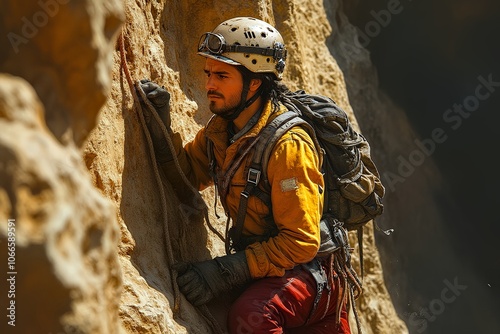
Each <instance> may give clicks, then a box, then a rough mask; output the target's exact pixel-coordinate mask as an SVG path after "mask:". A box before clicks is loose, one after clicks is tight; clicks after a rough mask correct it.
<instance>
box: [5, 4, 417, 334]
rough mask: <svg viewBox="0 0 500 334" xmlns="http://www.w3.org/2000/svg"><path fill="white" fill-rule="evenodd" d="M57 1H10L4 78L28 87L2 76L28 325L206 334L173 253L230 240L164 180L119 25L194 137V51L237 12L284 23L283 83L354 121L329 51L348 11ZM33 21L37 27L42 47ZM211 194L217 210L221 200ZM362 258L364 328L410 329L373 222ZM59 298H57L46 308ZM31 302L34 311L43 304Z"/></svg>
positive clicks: (197, 90) (181, 255)
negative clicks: (388, 281)
mask: <svg viewBox="0 0 500 334" xmlns="http://www.w3.org/2000/svg"><path fill="white" fill-rule="evenodd" d="M47 3H50V4H51V6H52V7H47V6H44V7H41V5H40V4H32V5H25V4H20V3H16V2H13V1H6V0H5V1H3V3H2V8H5V9H6V10H5V11H3V13H8V15H4V16H5V17H4V22H5V23H4V25H3V26H2V29H3V30H2V31H1V32H2V35H3V36H8V35H9V33H10V32H15V33H16V34H17V35H18V36H20V37H21V38H22V39H14V42H13V39H12V38H11V39H8V40H7V41H5V40H4V42H3V43H5V44H6V45H4V46H2V50H6V51H2V53H1V56H0V60H1V63H2V66H1V69H0V70H1V71H2V72H6V73H11V74H13V75H15V76H18V77H21V78H23V79H24V80H23V79H20V78H15V77H9V76H2V78H1V82H2V86H0V87H2V91H1V92H2V95H1V96H0V101H2V102H1V103H3V104H2V106H5V107H3V108H2V109H0V120H1V123H0V126H1V127H2V131H1V132H0V133H1V135H0V140H1V141H0V143H1V146H0V149H1V151H0V152H1V154H2V162H4V161H5V163H3V164H2V165H1V166H0V172H1V179H0V180H1V188H0V189H1V192H0V199H1V202H0V204H1V205H0V214H1V215H2V217H1V225H0V226H1V230H0V238H1V239H0V240H1V241H2V245H4V244H5V243H4V242H6V241H8V237H9V235H8V219H15V221H16V233H17V234H16V237H17V239H16V241H17V244H16V247H17V248H16V249H17V253H16V254H17V256H18V261H19V268H18V276H17V281H16V283H17V288H18V289H19V291H21V293H20V294H19V295H16V303H17V305H18V309H17V311H18V313H17V315H18V317H19V318H18V319H19V326H20V327H16V329H19V328H21V327H22V326H26V327H23V328H24V329H25V330H24V331H23V332H30V331H33V330H34V328H37V332H49V331H52V332H54V331H55V332H59V331H62V332H78V333H80V332H82V333H121V332H127V333H209V332H211V331H212V329H211V327H210V324H209V322H207V320H206V315H207V314H206V313H205V312H204V311H205V310H203V309H195V308H193V307H192V306H190V305H189V304H188V303H187V302H186V301H185V300H184V299H182V298H181V300H180V309H178V310H175V314H174V311H173V307H174V305H177V304H176V302H175V300H174V299H175V297H176V296H177V293H176V291H175V289H174V285H173V284H172V283H173V282H172V278H171V275H170V271H169V264H170V261H171V260H172V259H171V256H172V255H173V256H174V257H175V259H177V260H188V261H189V260H193V261H194V260H202V259H207V258H211V257H213V256H215V255H221V254H223V245H222V242H221V241H220V240H218V238H217V237H215V235H214V234H213V233H212V232H210V231H208V229H207V228H206V224H204V220H203V219H202V218H199V217H196V218H194V217H191V219H186V216H185V215H184V214H183V210H181V206H180V203H179V201H178V199H177V197H176V195H175V193H174V192H173V190H172V188H171V186H170V185H169V184H168V183H167V182H163V183H162V184H159V183H158V182H157V181H158V180H157V179H155V176H154V173H153V164H152V163H151V160H150V156H149V153H150V152H149V151H148V145H147V140H146V137H145V136H144V133H143V131H142V127H141V124H140V119H139V117H138V115H137V113H136V111H135V109H134V104H133V98H132V94H131V92H130V90H129V87H128V85H127V81H126V77H125V76H124V74H123V71H122V70H121V68H120V52H119V49H118V46H117V45H116V44H115V41H116V37H117V34H116V32H117V30H118V27H119V26H120V23H121V22H122V21H124V24H123V28H122V30H123V37H124V45H125V49H126V57H127V64H128V68H129V69H130V72H131V75H132V77H133V79H134V80H139V79H142V78H150V79H152V80H154V81H156V82H159V83H161V84H162V85H165V87H166V88H168V90H169V91H170V92H171V95H172V98H171V106H172V113H173V117H172V123H173V124H172V126H173V128H174V129H176V130H177V131H179V132H181V134H182V136H183V138H184V139H185V140H189V139H191V138H193V137H194V135H195V133H196V131H197V130H198V129H199V128H200V127H201V126H203V125H204V124H205V122H206V121H207V120H208V118H209V116H210V113H209V111H208V108H207V104H206V101H205V95H204V76H203V73H202V66H203V61H202V58H200V57H199V56H197V55H196V52H195V47H196V43H197V41H198V38H199V36H200V35H201V34H202V33H203V32H205V31H210V30H212V29H213V28H214V27H215V26H216V25H217V24H218V23H220V22H222V21H223V20H225V19H228V18H231V17H234V16H247V15H248V16H254V17H259V18H262V19H264V20H266V21H268V22H270V23H271V24H273V25H275V26H276V27H277V28H278V29H279V31H280V32H281V33H282V35H283V37H284V39H285V42H286V44H287V46H288V49H289V50H290V58H289V60H288V66H287V70H286V72H285V79H284V81H285V83H286V84H287V85H288V86H289V87H290V88H291V89H298V88H302V89H305V90H306V91H309V92H315V93H320V94H325V95H329V96H331V97H333V98H334V99H335V100H337V102H338V103H339V104H340V105H341V106H343V107H344V108H345V110H346V111H348V113H349V116H350V117H351V119H352V121H353V122H354V123H355V124H357V119H356V117H357V116H358V115H357V113H356V115H355V113H354V112H353V109H352V108H351V105H350V101H349V98H348V94H347V90H346V85H345V82H344V74H343V72H342V71H341V70H340V68H339V66H338V64H337V62H336V60H335V58H334V56H333V53H332V50H331V48H329V47H328V46H329V45H328V43H333V44H335V43H336V41H335V39H333V40H332V36H340V37H341V36H342V32H341V31H336V30H335V29H336V28H338V26H337V25H336V24H335V21H336V20H337V18H338V17H340V16H341V13H340V12H339V9H338V7H335V6H333V7H332V4H330V5H328V6H327V8H325V5H324V3H323V2H322V1H319V0H313V1H307V2H306V1H298V0H289V1H286V0H278V1H265V0H261V1H250V2H227V1H206V0H203V1H192V0H191V1H155V2H150V1H140V0H139V1H125V2H124V12H125V15H123V13H122V8H121V4H120V3H118V2H116V3H115V2H109V1H108V2H101V1H97V0H93V1H91V0H88V1H82V2H78V3H73V2H71V3H68V1H62V0H59V1H56V0H54V1H47ZM44 4H45V3H44ZM333 4H337V2H334V3H333ZM47 8H49V9H47ZM328 10H330V11H331V12H330V14H329V16H327V11H328ZM39 13H45V16H46V17H47V22H46V24H43V25H42V24H41V22H42V21H39V20H40V18H41V17H42V16H43V15H41V14H39ZM24 18H27V19H28V20H29V19H30V18H33V19H34V21H33V22H34V23H33V22H32V23H33V24H34V27H35V28H37V31H38V32H37V33H33V37H29V36H31V35H30V34H26V32H27V31H28V32H29V28H23V27H24V25H26V23H25V22H26V20H24ZM346 24H347V23H346ZM345 27H346V26H344V28H345ZM347 27H348V24H347ZM87 35H88V36H87ZM10 36H13V35H10ZM54 36H56V37H57V38H55V37H54ZM28 37H29V38H28ZM83 37H85V38H83ZM13 38H14V37H13ZM327 42H328V43H327ZM115 45H116V47H115V48H114V49H113V50H112V49H111V47H113V46H115ZM330 46H331V44H330ZM28 64H29V65H28ZM110 79H111V80H110ZM30 86H31V87H32V88H30ZM16 87H19V88H17V89H15V88H16ZM33 88H34V90H33ZM16 92H27V93H26V94H24V95H19V94H18V93H16ZM29 92H31V93H29ZM37 96H38V97H37ZM106 96H107V97H108V98H107V99H106V100H105V97H106ZM38 99H39V100H38ZM4 101H5V102H4ZM103 103H105V104H104V106H103V107H102V108H101V106H102V104H103ZM99 108H101V109H100V113H99V114H98V111H99ZM24 110H25V112H24V113H20V112H18V111H24ZM13 111H16V113H15V115H14V113H13ZM25 115H26V116H25ZM355 116H356V117H355ZM364 116H366V117H369V116H367V115H364ZM4 129H8V131H3V130H4ZM379 152H380V151H379ZM384 158H385V157H384V155H383V154H382V155H380V157H379V158H378V159H384ZM85 167H86V168H85ZM12 180H14V181H12ZM92 184H93V186H92ZM161 193H164V194H165V197H166V202H165V203H162V202H161V200H160V198H161V197H160V194H161ZM202 196H203V198H204V199H205V200H206V202H207V203H208V204H209V207H212V203H213V197H214V196H213V190H211V189H208V190H207V191H205V192H204V193H203V194H202ZM162 205H165V207H164V208H165V211H162ZM219 212H222V210H219ZM188 218H189V217H188ZM209 218H210V221H211V222H212V224H213V225H214V226H215V228H216V229H218V230H219V231H221V232H222V231H223V230H224V221H225V219H223V218H222V219H218V218H217V217H216V216H215V214H214V212H213V210H212V209H211V210H210V212H209ZM2 247H3V246H2ZM364 247H365V248H364V254H365V279H364V282H365V284H364V285H365V291H364V294H363V296H362V297H361V299H360V301H359V304H358V308H359V311H360V314H361V317H362V325H363V328H364V332H365V333H406V332H407V329H406V326H405V325H404V323H403V322H402V321H401V320H400V319H399V318H398V316H397V315H396V312H395V310H394V307H393V305H392V302H391V298H390V297H389V294H388V293H387V289H386V287H385V284H384V275H383V270H382V266H381V264H380V259H379V255H378V251H377V249H376V246H375V241H374V235H373V228H372V227H371V226H368V227H367V229H366V233H365V240H364ZM2 254H3V251H2ZM357 254H358V252H357V251H355V255H357ZM355 260H357V259H355ZM5 261H7V260H5ZM21 261H22V262H21ZM21 264H23V265H22V266H21ZM34 277H36V278H38V282H34V279H33V278H34ZM3 293H4V291H2V294H3ZM47 295H49V296H57V298H50V302H49V303H47V302H45V301H46V300H47V299H48V298H47ZM118 295H120V298H119V299H118V297H117V296H118ZM33 296H36V301H37V303H33V302H30V301H31V300H33ZM210 310H211V314H213V315H214V316H215V317H216V318H217V319H218V320H219V321H220V322H221V325H222V326H224V324H223V323H224V320H223V319H224V316H225V312H226V311H227V305H225V304H224V303H223V301H222V302H219V303H217V302H216V303H213V304H211V305H210ZM40 315H42V316H43V319H42V318H40ZM28 318H30V319H34V320H32V322H29V323H28V321H27V320H25V319H28ZM21 319H23V320H22V325H21ZM3 325H4V323H2V326H3ZM12 329H13V328H12V327H8V330H12Z"/></svg>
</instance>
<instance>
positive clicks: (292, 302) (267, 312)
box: [228, 266, 351, 334]
mask: <svg viewBox="0 0 500 334" xmlns="http://www.w3.org/2000/svg"><path fill="white" fill-rule="evenodd" d="M330 283H332V282H330ZM330 286H332V289H331V291H328V290H326V289H325V290H323V293H322V295H321V299H320V301H319V303H318V306H317V308H316V310H315V312H314V313H313V314H312V315H311V318H310V319H309V321H308V318H309V314H310V312H311V309H312V307H313V303H314V298H315V297H316V282H315V280H314V278H313V277H312V275H311V274H310V273H309V272H308V271H306V270H305V269H303V268H302V267H301V266H297V267H295V268H294V269H292V270H287V271H286V272H285V275H284V276H283V277H269V278H263V279H260V280H258V281H256V282H255V283H253V284H252V285H250V287H249V288H248V289H246V290H245V291H244V292H243V294H242V295H241V296H240V297H239V298H238V299H237V300H236V301H235V303H234V304H233V305H232V306H231V309H230V310H229V317H228V329H229V333H231V334H264V333H265V334H270V333H273V334H278V333H279V334H281V333H285V334H350V333H351V331H350V329H349V322H348V320H347V313H346V311H345V308H344V309H343V310H342V312H341V318H340V324H337V323H336V319H335V311H336V305H337V298H338V289H337V288H336V286H334V285H333V284H330ZM328 299H329V300H328ZM325 312H326V316H325V317H324V318H323V319H322V317H323V315H324V314H325ZM306 321H308V323H307V324H305V322H306Z"/></svg>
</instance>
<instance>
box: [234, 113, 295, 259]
mask: <svg viewBox="0 0 500 334" xmlns="http://www.w3.org/2000/svg"><path fill="white" fill-rule="evenodd" d="M296 116H297V114H295V113H293V112H285V113H283V114H281V115H279V116H277V117H276V118H275V119H273V120H272V121H271V123H269V124H268V125H266V127H264V129H262V131H261V132H260V134H259V136H258V138H257V139H256V140H255V142H254V143H252V144H256V143H257V142H258V143H259V145H257V146H256V149H255V152H254V155H253V158H252V163H251V165H250V168H249V169H248V174H247V182H246V185H245V188H244V189H243V191H242V192H241V195H240V204H239V207H238V214H237V216H236V222H235V224H234V227H233V229H232V232H230V233H231V238H226V252H228V254H229V252H231V249H234V248H235V247H236V245H237V244H238V243H239V240H240V238H241V234H242V232H243V224H244V223H245V217H246V214H247V208H248V198H249V197H250V196H251V195H253V193H254V189H256V188H257V186H258V184H259V181H260V178H261V176H262V162H261V161H262V155H263V154H264V152H265V151H266V148H267V147H268V146H270V142H274V141H275V140H274V138H276V133H277V131H278V130H279V129H281V128H282V127H283V124H286V123H287V122H289V121H290V120H291V119H293V118H295V117H296ZM280 136H281V135H280ZM265 178H266V179H267V176H266V177H265ZM228 243H229V245H228Z"/></svg>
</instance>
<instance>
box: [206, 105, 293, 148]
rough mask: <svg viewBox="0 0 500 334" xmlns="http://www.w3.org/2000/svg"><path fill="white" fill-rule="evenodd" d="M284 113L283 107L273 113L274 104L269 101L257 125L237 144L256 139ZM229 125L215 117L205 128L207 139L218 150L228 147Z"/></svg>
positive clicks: (239, 139) (220, 118)
mask: <svg viewBox="0 0 500 334" xmlns="http://www.w3.org/2000/svg"><path fill="white" fill-rule="evenodd" d="M283 111H286V108H285V107H284V106H283V105H280V110H279V112H277V113H276V112H273V106H272V103H271V101H270V100H268V101H267V102H266V103H265V104H264V108H263V110H262V114H261V115H260V118H259V119H258V121H257V123H256V124H255V125H254V126H253V127H252V128H251V129H250V130H248V132H247V133H245V134H244V135H242V136H241V137H240V138H238V139H237V140H236V142H235V143H241V142H242V141H244V140H246V139H248V138H252V137H256V136H257V135H258V134H259V132H260V131H261V130H262V129H263V128H264V127H265V126H266V124H268V123H269V121H270V120H271V119H273V118H274V117H276V116H277V115H278V114H281V113H282V112H283ZM228 123H229V121H227V120H226V119H224V118H222V117H220V116H217V115H214V116H213V117H212V118H211V119H210V121H209V122H208V124H207V125H206V127H205V134H206V136H207V138H208V139H210V140H211V141H212V142H213V143H214V145H215V146H217V147H218V148H222V149H224V148H226V147H227V146H228V140H229V138H228V133H227V126H228Z"/></svg>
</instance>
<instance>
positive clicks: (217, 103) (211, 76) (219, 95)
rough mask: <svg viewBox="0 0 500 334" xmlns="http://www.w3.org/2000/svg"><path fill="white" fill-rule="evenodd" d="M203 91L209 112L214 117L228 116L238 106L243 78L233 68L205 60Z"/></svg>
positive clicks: (211, 60)
mask: <svg viewBox="0 0 500 334" xmlns="http://www.w3.org/2000/svg"><path fill="white" fill-rule="evenodd" d="M205 74H206V76H207V81H206V84H205V89H206V90H207V97H208V100H209V102H210V111H211V112H212V113H214V114H216V115H230V114H231V113H233V112H234V111H235V110H236V108H237V107H238V106H239V104H240V101H241V91H242V90H243V77H242V76H241V73H240V72H239V71H238V70H237V69H236V67H235V66H233V65H229V64H226V63H223V62H220V61H218V60H215V59H211V58H207V60H206V62H205Z"/></svg>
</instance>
